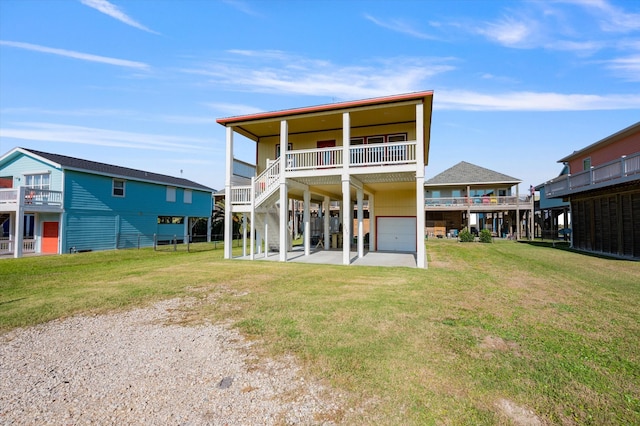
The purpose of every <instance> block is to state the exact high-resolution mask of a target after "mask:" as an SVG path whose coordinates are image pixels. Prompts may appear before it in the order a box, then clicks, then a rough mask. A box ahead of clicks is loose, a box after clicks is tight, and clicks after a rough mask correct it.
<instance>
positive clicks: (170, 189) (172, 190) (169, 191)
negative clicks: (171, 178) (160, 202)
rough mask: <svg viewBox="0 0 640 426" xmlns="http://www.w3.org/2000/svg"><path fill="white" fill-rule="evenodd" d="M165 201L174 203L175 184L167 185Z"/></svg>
mask: <svg viewBox="0 0 640 426" xmlns="http://www.w3.org/2000/svg"><path fill="white" fill-rule="evenodd" d="M167 202H168V203H175V202H176V187H175V186H167Z"/></svg>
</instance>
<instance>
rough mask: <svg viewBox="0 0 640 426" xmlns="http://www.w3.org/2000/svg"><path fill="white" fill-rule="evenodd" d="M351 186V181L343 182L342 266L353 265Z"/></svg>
mask: <svg viewBox="0 0 640 426" xmlns="http://www.w3.org/2000/svg"><path fill="white" fill-rule="evenodd" d="M350 206H351V184H350V182H349V180H344V178H343V180H342V264H343V265H349V264H350V263H351V253H350V250H351V241H350V240H351V222H352V219H351V216H352V214H351V212H352V211H353V209H350V208H349V207H350Z"/></svg>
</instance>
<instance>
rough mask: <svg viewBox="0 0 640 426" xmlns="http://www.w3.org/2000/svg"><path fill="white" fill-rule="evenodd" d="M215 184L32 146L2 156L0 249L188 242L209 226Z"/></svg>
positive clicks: (102, 247) (69, 249)
mask: <svg viewBox="0 0 640 426" xmlns="http://www.w3.org/2000/svg"><path fill="white" fill-rule="evenodd" d="M212 192H213V190H212V189H211V188H208V187H206V186H204V185H200V184H198V183H195V182H192V181H190V180H187V179H182V178H176V177H172V176H166V175H160V174H156V173H151V172H146V171H142V170H135V169H129V168H126V167H120V166H114V165H110V164H104V163H98V162H95V161H89V160H83V159H80V158H74V157H68V156H65V155H59V154H51V153H47V152H42V151H36V150H33V149H25V148H15V149H13V150H11V151H9V152H8V153H6V154H4V155H3V156H2V157H0V224H1V225H2V227H1V228H0V229H1V230H2V236H1V239H0V254H5V255H7V254H12V255H13V256H14V257H21V256H22V254H23V253H43V254H45V253H51V254H55V253H58V254H60V253H69V252H77V251H90V250H108V249H117V248H128V247H139V246H150V245H152V244H154V243H156V242H158V241H161V242H162V241H163V240H164V241H170V240H179V241H184V240H185V239H186V238H189V237H190V235H191V227H192V225H193V224H194V223H195V221H196V220H201V221H207V223H208V224H209V226H207V229H209V228H210V222H211V211H212Z"/></svg>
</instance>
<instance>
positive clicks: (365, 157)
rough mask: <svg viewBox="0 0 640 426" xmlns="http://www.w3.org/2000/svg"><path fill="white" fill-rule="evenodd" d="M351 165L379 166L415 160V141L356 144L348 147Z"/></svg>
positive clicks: (407, 162)
mask: <svg viewBox="0 0 640 426" xmlns="http://www.w3.org/2000/svg"><path fill="white" fill-rule="evenodd" d="M349 153H350V160H351V163H350V165H351V166H354V167H362V166H365V167H366V166H380V165H392V164H410V163H415V162H416V142H415V141H408V142H393V143H384V144H371V145H356V146H354V147H353V146H352V147H351V148H349Z"/></svg>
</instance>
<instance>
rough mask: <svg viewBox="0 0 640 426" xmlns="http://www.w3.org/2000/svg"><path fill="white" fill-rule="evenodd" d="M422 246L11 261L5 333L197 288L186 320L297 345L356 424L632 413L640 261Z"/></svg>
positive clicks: (535, 249) (510, 248)
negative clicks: (284, 258) (344, 253)
mask: <svg viewBox="0 0 640 426" xmlns="http://www.w3.org/2000/svg"><path fill="white" fill-rule="evenodd" d="M195 246H197V245H195ZM427 253H428V258H429V269H427V270H418V269H407V268H382V267H380V268H376V267H355V266H350V267H345V266H329V265H315V264H296V263H287V264H283V263H278V262H245V261H225V260H223V259H222V250H221V249H219V250H215V251H211V250H206V251H201V252H198V251H197V250H195V251H193V252H191V253H186V252H154V251H152V250H146V249H145V250H128V251H116V252H101V253H84V254H78V255H64V256H55V257H39V258H35V257H31V258H23V259H4V260H0V331H7V330H10V329H12V328H15V327H20V326H28V325H32V324H36V323H40V322H44V321H49V320H51V319H54V318H61V317H66V316H70V315H75V314H79V313H100V312H106V311H110V310H117V309H128V308H130V307H132V306H137V305H142V304H147V303H150V302H153V301H156V300H160V299H165V298H171V297H178V296H192V297H196V298H199V299H200V300H201V303H198V304H195V306H194V307H192V308H190V309H191V310H190V311H189V312H188V313H187V317H186V320H185V326H188V325H189V324H190V323H201V322H205V321H232V323H233V324H234V325H235V326H236V327H238V328H239V329H240V330H241V331H242V332H243V333H244V334H245V335H246V336H247V337H249V338H252V339H258V340H259V341H260V343H261V344H260V345H259V347H260V348H261V350H263V351H264V353H265V354H267V355H275V356H277V355H279V354H285V353H286V354H292V355H295V357H297V359H298V360H299V362H300V364H301V365H302V366H303V368H304V369H305V370H306V371H307V372H308V373H309V374H312V375H314V376H315V377H318V378H321V379H323V380H325V381H326V382H327V383H329V384H331V385H332V386H334V387H335V388H337V389H339V390H341V391H342V392H344V394H345V395H348V396H347V397H345V398H346V399H345V404H346V406H347V407H359V408H361V410H360V411H358V412H356V413H355V414H354V413H348V412H345V417H344V418H343V419H348V422H349V423H359V424H518V422H526V421H531V419H532V416H533V415H534V414H535V415H536V416H537V418H539V419H541V420H542V421H543V422H545V423H550V424H593V425H602V424H640V343H639V342H640V262H628V261H621V260H612V259H603V258H598V257H594V256H588V255H584V254H579V253H574V252H571V251H569V250H563V249H559V248H552V247H549V246H545V245H539V244H526V243H516V242H512V241H497V242H495V243H493V244H479V243H468V244H461V243H457V242H455V241H453V240H433V241H431V240H429V242H428V243H427ZM212 300H213V301H214V302H213V303H212V302H211V301H212ZM346 416H349V417H346ZM334 420H337V421H338V422H339V421H340V420H341V419H340V418H338V419H334ZM345 421H346V420H345ZM529 424H533V423H529Z"/></svg>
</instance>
